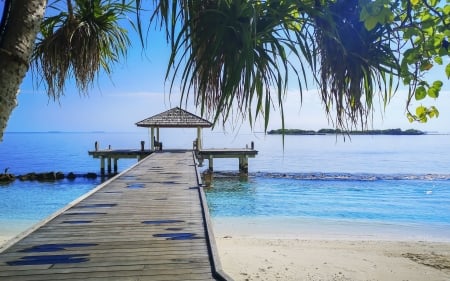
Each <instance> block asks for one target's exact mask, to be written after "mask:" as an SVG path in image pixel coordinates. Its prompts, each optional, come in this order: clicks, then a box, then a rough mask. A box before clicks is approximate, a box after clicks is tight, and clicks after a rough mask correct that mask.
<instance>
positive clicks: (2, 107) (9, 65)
mask: <svg viewBox="0 0 450 281" xmlns="http://www.w3.org/2000/svg"><path fill="white" fill-rule="evenodd" d="M8 5H9V14H8V15H7V18H3V19H2V27H3V28H2V29H0V32H1V31H3V32H2V33H1V34H0V141H1V140H2V139H3V132H4V130H5V128H6V125H7V123H8V120H9V117H10V115H11V112H12V111H13V109H14V108H15V107H16V105H17V95H18V93H19V87H20V84H21V83H22V80H23V78H24V77H25V74H26V73H27V71H28V66H29V59H30V56H31V54H32V52H33V47H34V44H35V40H36V36H37V33H38V31H39V26H40V24H41V21H42V19H43V17H44V12H45V8H46V6H47V0H10V1H8V0H7V1H6V2H5V10H6V9H8Z"/></svg>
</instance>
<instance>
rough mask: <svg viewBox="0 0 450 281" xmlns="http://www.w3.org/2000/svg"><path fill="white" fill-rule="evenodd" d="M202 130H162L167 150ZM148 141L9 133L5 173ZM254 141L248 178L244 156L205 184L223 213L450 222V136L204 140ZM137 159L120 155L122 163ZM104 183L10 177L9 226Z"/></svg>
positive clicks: (1, 194) (65, 165)
mask: <svg viewBox="0 0 450 281" xmlns="http://www.w3.org/2000/svg"><path fill="white" fill-rule="evenodd" d="M195 137H196V132H195V130H162V131H161V139H162V141H163V143H164V147H165V148H190V147H191V146H192V140H193V139H195ZM141 140H148V133H147V132H146V131H145V130H144V131H139V132H134V133H7V134H5V137H4V142H3V143H0V171H2V170H3V169H5V168H9V170H8V171H9V172H11V173H14V174H22V173H28V172H48V171H62V172H64V173H68V172H75V173H87V172H98V170H99V161H98V159H92V158H90V156H88V153H87V151H88V150H90V149H93V147H94V142H95V141H98V142H99V143H100V147H107V146H109V145H111V146H112V148H138V147H139V145H140V141H141ZM251 141H254V142H255V144H256V149H257V150H258V151H259V153H258V155H257V156H256V158H254V159H250V161H249V170H250V177H249V179H248V181H241V180H239V178H238V177H236V176H234V175H235V171H236V170H237V166H238V161H237V160H236V159H232V160H226V159H224V160H221V159H217V160H215V161H214V166H215V170H216V171H218V172H217V178H216V179H215V181H214V183H213V188H212V189H208V190H207V192H206V194H207V199H208V205H209V207H210V212H211V214H212V216H213V219H214V220H220V219H222V218H223V219H225V218H258V219H262V218H273V217H279V218H302V219H307V220H327V221H335V222H340V221H346V222H348V221H355V222H364V223H367V222H369V223H370V222H374V223H375V222H376V223H380V222H381V223H388V224H394V225H395V224H398V225H401V224H405V223H406V224H418V225H420V227H421V228H422V229H424V231H426V230H427V226H430V229H431V226H433V228H432V229H436V228H434V226H436V225H439V227H440V228H439V229H443V230H444V231H447V232H449V230H450V169H449V167H450V165H449V164H450V149H449V148H448V144H449V143H450V136H449V135H425V136H354V137H352V139H351V141H349V140H348V139H347V140H346V141H344V140H343V139H342V138H341V137H336V136H286V139H285V143H284V146H283V143H282V141H281V137H279V136H265V135H264V134H240V135H239V136H236V135H226V134H225V135H224V134H223V133H216V132H214V133H208V132H205V134H204V146H205V147H218V148H220V147H245V146H246V145H248V144H249V143H250V142H251ZM147 143H148V142H147ZM134 163H136V160H134V159H131V160H120V161H119V169H120V170H124V169H126V168H127V167H128V166H130V165H132V164H134ZM230 174H231V175H233V176H232V177H229V175H230ZM223 175H227V176H226V177H225V176H223ZM99 183H100V180H94V181H89V180H86V179H81V178H78V179H76V180H75V181H73V182H71V181H66V180H64V181H58V182H55V183H39V182H20V181H16V182H14V183H12V184H9V185H3V186H1V187H0V232H1V231H3V230H4V229H6V228H8V227H9V225H11V224H13V223H14V221H16V222H17V221H20V220H22V221H30V222H35V221H38V220H40V219H43V218H45V217H46V216H48V215H49V214H51V213H53V212H54V211H56V210H58V209H60V208H62V207H63V206H64V205H66V204H67V203H69V202H71V201H72V200H74V199H75V198H77V197H79V196H80V195H81V194H83V193H85V192H87V191H88V190H90V189H92V188H93V187H95V186H96V185H97V184H99ZM2 229H3V230H2Z"/></svg>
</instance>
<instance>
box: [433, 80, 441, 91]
mask: <svg viewBox="0 0 450 281" xmlns="http://www.w3.org/2000/svg"><path fill="white" fill-rule="evenodd" d="M442 85H444V83H442V81H440V80H436V81H434V82H433V86H431V87H433V88H436V89H438V90H440V89H442Z"/></svg>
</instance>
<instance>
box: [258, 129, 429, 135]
mask: <svg viewBox="0 0 450 281" xmlns="http://www.w3.org/2000/svg"><path fill="white" fill-rule="evenodd" d="M267 133H268V134H269V135H282V134H284V135H329V134H349V135H424V134H425V132H423V131H420V130H416V129H408V130H405V131H403V130H402V129H385V130H364V131H344V130H340V129H320V130H318V131H314V130H301V129H276V130H270V131H269V132H267Z"/></svg>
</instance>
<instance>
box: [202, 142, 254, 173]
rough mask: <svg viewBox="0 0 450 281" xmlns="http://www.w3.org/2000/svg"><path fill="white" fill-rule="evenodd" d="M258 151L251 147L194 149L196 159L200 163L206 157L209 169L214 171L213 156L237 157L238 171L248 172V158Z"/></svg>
mask: <svg viewBox="0 0 450 281" xmlns="http://www.w3.org/2000/svg"><path fill="white" fill-rule="evenodd" d="M257 154H258V151H256V150H254V149H253V148H220V149H217V148H212V149H202V150H198V151H196V155H197V159H198V161H199V162H200V165H202V162H203V161H204V160H205V159H208V165H209V167H208V168H209V171H210V172H213V171H214V158H238V159H239V172H240V173H244V174H248V158H254V157H255V156H256V155H257Z"/></svg>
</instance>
